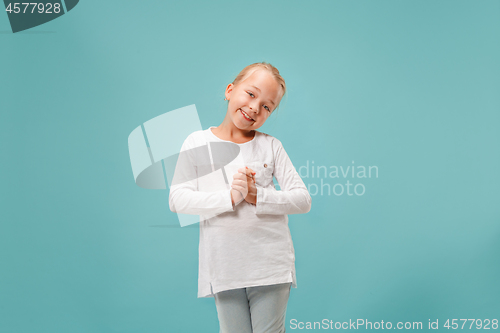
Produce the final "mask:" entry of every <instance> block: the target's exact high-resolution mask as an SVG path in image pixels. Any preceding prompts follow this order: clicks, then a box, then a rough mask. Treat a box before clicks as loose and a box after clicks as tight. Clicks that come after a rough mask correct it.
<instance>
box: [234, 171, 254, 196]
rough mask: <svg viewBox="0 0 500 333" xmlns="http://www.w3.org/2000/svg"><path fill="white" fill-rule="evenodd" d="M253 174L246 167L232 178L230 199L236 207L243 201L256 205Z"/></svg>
mask: <svg viewBox="0 0 500 333" xmlns="http://www.w3.org/2000/svg"><path fill="white" fill-rule="evenodd" d="M254 175H255V172H253V170H252V169H249V168H247V167H245V168H240V169H238V173H236V174H235V175H234V176H233V183H232V184H231V199H232V201H233V203H235V204H236V205H237V204H239V203H240V202H241V201H243V199H244V200H245V201H247V202H249V203H252V204H254V205H255V204H256V200H257V188H256V187H255V179H254Z"/></svg>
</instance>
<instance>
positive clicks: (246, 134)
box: [212, 119, 255, 143]
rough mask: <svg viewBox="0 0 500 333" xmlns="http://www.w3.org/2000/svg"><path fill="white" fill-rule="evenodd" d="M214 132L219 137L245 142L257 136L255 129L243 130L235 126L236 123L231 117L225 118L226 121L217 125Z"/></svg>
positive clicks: (235, 141)
mask: <svg viewBox="0 0 500 333" xmlns="http://www.w3.org/2000/svg"><path fill="white" fill-rule="evenodd" d="M212 132H213V133H214V134H216V135H217V137H218V138H220V139H222V140H226V141H232V142H234V143H245V142H248V141H250V140H252V139H253V138H254V136H255V130H249V131H244V130H241V129H239V128H238V127H236V126H234V123H233V122H232V121H231V120H230V119H224V121H223V122H222V123H221V124H220V125H219V126H217V127H215V128H214V129H213V130H212Z"/></svg>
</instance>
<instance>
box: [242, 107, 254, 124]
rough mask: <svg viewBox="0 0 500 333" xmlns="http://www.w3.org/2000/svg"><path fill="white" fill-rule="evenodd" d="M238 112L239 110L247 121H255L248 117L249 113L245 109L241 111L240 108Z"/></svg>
mask: <svg viewBox="0 0 500 333" xmlns="http://www.w3.org/2000/svg"><path fill="white" fill-rule="evenodd" d="M240 112H241V114H242V115H243V117H244V118H245V119H246V120H248V121H255V120H253V119H252V118H250V116H249V115H248V114H247V113H246V112H245V111H243V110H242V109H240Z"/></svg>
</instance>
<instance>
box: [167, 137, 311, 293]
mask: <svg viewBox="0 0 500 333" xmlns="http://www.w3.org/2000/svg"><path fill="white" fill-rule="evenodd" d="M212 128H214V127H210V128H209V129H207V130H202V131H196V132H194V133H192V134H190V135H189V136H188V137H187V138H186V140H185V141H184V143H183V145H182V148H181V152H183V151H187V150H190V149H193V148H196V147H203V146H207V144H208V146H210V145H209V143H212V142H229V141H225V140H222V139H220V138H218V137H217V136H215V134H213V132H212V130H211V129H212ZM235 145H237V146H238V147H239V155H238V156H239V157H240V159H239V161H241V160H244V163H245V166H247V167H249V168H251V169H252V170H253V171H255V172H256V175H255V186H256V188H257V203H256V205H252V204H250V203H248V202H246V201H241V202H240V203H238V204H236V205H235V206H233V204H232V202H231V194H230V190H231V187H230V186H231V183H232V181H233V174H234V172H236V170H237V167H238V166H239V167H241V166H242V165H237V164H235V165H233V166H234V168H233V169H230V168H229V166H230V165H231V163H229V165H228V166H227V167H226V168H219V170H216V168H214V165H213V164H212V169H213V170H214V172H212V173H210V174H208V175H199V177H197V178H196V177H194V178H195V179H191V180H189V181H186V182H183V183H180V184H176V183H175V184H174V183H173V184H172V186H171V188H170V196H169V206H170V209H171V210H172V211H173V212H176V213H182V214H194V215H200V244H199V276H198V297H213V296H214V294H215V293H218V292H220V291H224V290H229V289H236V288H245V287H253V286H262V285H270V284H278V283H287V282H292V287H293V288H296V287H297V282H296V276H295V252H294V248H293V243H292V237H291V235H290V229H289V228H288V215H290V214H303V213H307V212H309V210H310V209H311V196H310V195H309V192H308V191H307V188H306V186H305V185H304V182H303V181H302V179H301V178H300V176H299V174H298V173H297V171H296V170H295V167H294V166H293V164H292V162H291V160H290V158H289V157H288V155H287V153H286V152H285V149H284V148H283V145H282V144H281V142H280V141H279V140H278V139H276V138H275V137H272V136H270V135H268V134H265V133H262V132H258V131H255V136H254V138H253V139H252V140H251V141H248V142H245V143H241V144H235ZM241 158H242V159H241ZM237 160H238V159H235V160H234V161H237ZM177 166H179V163H178V165H177ZM186 169H187V168H186V167H183V168H179V167H177V168H176V169H175V176H177V175H178V174H181V173H186V172H194V173H195V174H196V172H198V171H197V170H198V169H197V168H196V167H193V170H189V171H188V170H186ZM228 170H233V172H232V174H231V172H229V173H230V174H226V175H224V172H226V173H228ZM273 176H274V177H275V178H276V180H277V182H278V184H279V186H280V190H279V191H278V190H276V188H275V186H274V183H273ZM191 178H193V177H191Z"/></svg>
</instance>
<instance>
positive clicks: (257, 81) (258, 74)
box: [240, 70, 280, 90]
mask: <svg viewBox="0 0 500 333" xmlns="http://www.w3.org/2000/svg"><path fill="white" fill-rule="evenodd" d="M240 83H244V84H246V85H251V86H254V87H257V88H258V89H261V88H264V89H266V90H267V89H270V88H271V89H273V88H276V89H278V90H279V88H280V85H279V83H278V81H276V79H275V78H274V77H273V76H272V74H271V73H269V72H268V71H266V70H256V71H255V72H253V73H251V74H250V75H249V76H247V77H246V78H245V79H244V80H242V81H241V82H240Z"/></svg>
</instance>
